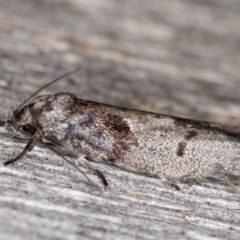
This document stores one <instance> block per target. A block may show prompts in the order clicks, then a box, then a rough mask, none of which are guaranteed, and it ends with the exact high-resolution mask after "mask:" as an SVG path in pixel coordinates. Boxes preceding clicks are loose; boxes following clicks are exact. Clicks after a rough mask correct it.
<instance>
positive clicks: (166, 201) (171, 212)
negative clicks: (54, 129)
mask: <svg viewBox="0 0 240 240" xmlns="http://www.w3.org/2000/svg"><path fill="white" fill-rule="evenodd" d="M0 6H1V7H0V43H1V44H0V56H1V68H0V74H1V75H0V108H1V111H0V117H1V120H4V119H5V118H6V112H7V109H9V110H8V115H11V112H12V110H13V109H14V108H16V106H17V105H18V104H20V102H21V101H22V100H24V99H25V98H26V97H27V96H29V95H30V94H31V93H32V92H34V91H36V90H37V89H38V88H39V87H41V86H42V85H43V84H45V83H47V82H49V80H51V79H53V78H55V77H57V76H58V75H60V74H62V73H64V72H67V71H69V70H71V69H74V68H75V67H77V66H82V71H81V72H80V73H79V74H76V75H74V76H72V77H70V78H67V79H66V80H63V81H61V82H59V83H58V84H56V85H54V86H52V87H49V88H48V89H46V90H45V91H44V92H43V93H52V92H59V91H70V92H75V93H76V94H77V95H78V97H80V98H83V99H88V100H93V101H99V102H104V103H108V104H114V105H119V106H124V107H129V108H135V109H140V110H147V111H154V112H158V113H164V114H172V115H177V116H182V117H189V118H195V119H203V120H210V121H217V122H226V123H230V124H236V125H239V120H240V107H239V103H240V68H239V66H240V57H239V56H240V48H239V42H240V28H239V24H240V15H239V10H240V2H239V1H238V0H221V1H219V0H206V1H189V0H175V1H164V0H158V1H154V0H149V1H145V0H130V1H126V0H125V1H124V0H121V1H117V0H115V1H111V0H101V1H99V0H91V1H83V0H51V1H50V0H14V1H13V0H12V1H8V0H0ZM0 136H1V137H0V152H1V163H3V162H4V161H6V160H8V159H11V158H12V157H13V156H16V154H17V153H19V152H20V151H21V150H22V149H23V148H24V146H25V145H26V141H25V140H21V139H16V138H14V137H12V136H11V135H10V134H9V133H8V132H7V131H6V130H5V129H4V128H3V127H0ZM96 165H97V166H98V168H99V169H100V170H101V171H102V172H103V173H104V174H105V176H106V178H107V179H108V182H109V183H110V186H109V187H108V188H107V189H103V188H102V192H100V191H99V190H97V189H95V188H93V186H91V185H90V184H89V183H88V182H87V181H86V179H84V178H83V177H82V176H81V175H80V174H79V173H78V172H76V171H75V170H74V169H72V168H71V166H69V165H68V164H67V163H64V162H63V161H62V160H61V159H59V157H57V156H56V155H54V154H53V153H51V152H50V151H48V150H47V149H45V148H44V147H42V146H38V147H36V148H34V150H33V151H32V152H31V153H29V154H28V155H27V156H25V157H24V158H23V159H22V160H21V161H19V162H17V163H15V164H14V165H11V166H8V167H4V166H3V165H2V164H1V166H0V193H1V194H0V239H4V240H5V239H11V240H12V239H214V240H215V239H236V240H237V239H239V236H240V227H239V226H240V208H239V203H240V195H239V194H238V193H231V192H230V191H229V189H227V188H225V187H224V186H219V185H211V184H208V185H206V184H205V185H202V186H199V185H193V186H187V185H184V184H182V185H180V186H181V191H176V190H175V189H172V188H169V187H167V186H165V185H163V184H162V183H161V181H160V180H158V179H155V178H149V177H145V176H140V175H136V174H132V173H128V172H125V171H121V170H119V169H117V168H114V167H111V166H108V165H103V164H96ZM82 169H83V171H84V172H85V173H86V174H87V175H88V176H89V177H90V178H91V179H92V180H93V181H94V182H96V183H99V186H100V187H101V184H100V181H99V179H98V178H97V177H96V176H95V175H94V174H93V173H92V172H91V171H90V170H89V169H88V168H86V167H85V166H82Z"/></svg>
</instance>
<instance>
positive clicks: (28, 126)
mask: <svg viewBox="0 0 240 240" xmlns="http://www.w3.org/2000/svg"><path fill="white" fill-rule="evenodd" d="M22 130H23V131H24V132H26V133H28V134H30V135H34V134H35V132H36V128H35V127H34V126H33V125H31V124H26V125H23V126H22Z"/></svg>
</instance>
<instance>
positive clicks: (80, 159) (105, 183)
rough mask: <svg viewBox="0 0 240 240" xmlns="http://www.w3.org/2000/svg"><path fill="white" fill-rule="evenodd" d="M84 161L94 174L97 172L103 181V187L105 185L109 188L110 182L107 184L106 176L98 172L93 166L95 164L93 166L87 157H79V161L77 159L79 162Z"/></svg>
mask: <svg viewBox="0 0 240 240" xmlns="http://www.w3.org/2000/svg"><path fill="white" fill-rule="evenodd" d="M82 160H83V161H84V162H85V163H86V164H87V165H88V166H89V168H90V169H91V170H92V171H93V172H95V173H96V175H97V176H98V177H99V178H100V179H101V180H102V183H103V185H104V186H108V182H107V180H106V178H105V176H104V175H103V173H102V172H101V171H100V170H98V169H97V168H96V167H95V166H93V164H91V163H90V162H89V161H88V160H87V158H85V157H79V158H78V159H76V161H77V162H79V161H82Z"/></svg>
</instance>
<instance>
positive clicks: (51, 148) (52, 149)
mask: <svg viewBox="0 0 240 240" xmlns="http://www.w3.org/2000/svg"><path fill="white" fill-rule="evenodd" d="M41 143H42V144H43V145H44V146H46V147H47V148H48V149H50V150H51V151H53V152H54V153H56V154H57V155H58V156H60V157H61V158H63V159H64V160H65V161H66V162H68V163H69V164H71V165H72V166H73V167H74V168H76V169H77V170H78V171H79V172H80V173H81V174H82V175H83V176H84V177H85V178H86V179H87V180H88V181H89V182H90V183H91V184H92V185H93V186H94V187H96V188H98V189H99V187H98V186H97V185H96V184H95V183H93V181H92V180H91V179H90V178H89V177H88V176H87V175H86V174H85V173H84V172H83V171H82V170H81V169H80V168H79V167H78V166H77V165H76V164H74V163H73V162H71V161H70V160H68V159H67V158H66V157H64V156H63V155H62V154H61V153H59V152H58V151H56V150H55V149H54V148H53V147H52V146H50V145H48V144H46V143H45V142H43V141H42V140H41ZM100 190H101V189H100Z"/></svg>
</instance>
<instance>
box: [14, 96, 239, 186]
mask: <svg viewBox="0 0 240 240" xmlns="http://www.w3.org/2000/svg"><path fill="white" fill-rule="evenodd" d="M26 122H27V123H28V124H29V123H31V124H33V125H34V126H35V128H36V129H37V132H38V133H39V134H40V135H41V138H42V140H43V141H44V142H45V143H48V144H51V145H52V147H53V148H54V149H55V151H56V152H58V153H59V154H62V155H67V156H71V157H74V158H79V157H81V156H82V157H84V158H86V159H87V160H94V161H97V162H103V163H107V164H113V165H115V166H117V167H120V168H122V169H126V170H129V171H132V172H136V173H139V174H145V175H148V176H155V177H158V178H160V179H161V180H162V181H164V182H167V183H170V184H171V183H175V182H177V181H186V182H189V181H195V180H197V181H198V180H201V181H202V180H211V181H220V182H223V183H228V182H231V183H234V184H238V183H239V180H240V178H239V176H240V164H239V163H240V141H239V140H240V128H239V127H235V126H228V125H222V124H216V123H208V122H201V121H196V120H189V119H182V118H177V117H172V116H165V115H160V114H155V113H149V112H141V111H136V110H130V109H124V108H120V107H115V106H110V105H105V104H100V103H95V102H91V101H85V100H81V99H78V98H77V97H76V96H75V95H73V94H71V93H57V94H53V95H44V96H40V97H37V98H35V99H33V100H32V101H31V102H30V103H29V104H28V105H27V106H25V107H24V108H23V109H22V110H21V111H20V113H18V115H16V116H15V119H14V120H13V121H12V125H13V127H14V128H15V129H16V128H18V129H19V126H26V124H27V123H26ZM25 128H26V127H25Z"/></svg>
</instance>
